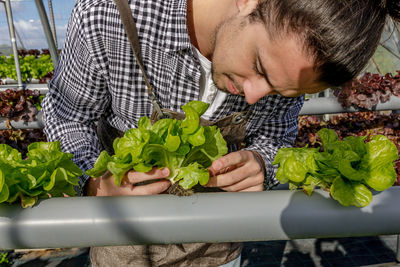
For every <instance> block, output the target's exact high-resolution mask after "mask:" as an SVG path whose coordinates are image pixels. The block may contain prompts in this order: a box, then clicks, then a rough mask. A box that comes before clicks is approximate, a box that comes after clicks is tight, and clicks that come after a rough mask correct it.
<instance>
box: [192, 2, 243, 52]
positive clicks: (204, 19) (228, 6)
mask: <svg viewBox="0 0 400 267" xmlns="http://www.w3.org/2000/svg"><path fill="white" fill-rule="evenodd" d="M235 11H236V6H235V0H218V1H215V0H188V1H187V19H186V20H187V28H188V32H189V36H190V41H191V43H192V44H193V45H194V46H195V47H196V48H197V49H198V50H199V51H200V53H201V54H202V55H203V56H205V57H206V58H208V59H210V60H211V57H212V52H213V51H212V50H213V40H214V34H215V31H216V28H217V26H218V25H219V24H220V23H221V22H222V21H224V20H225V19H226V18H228V17H229V16H232V15H233V14H234V12H235Z"/></svg>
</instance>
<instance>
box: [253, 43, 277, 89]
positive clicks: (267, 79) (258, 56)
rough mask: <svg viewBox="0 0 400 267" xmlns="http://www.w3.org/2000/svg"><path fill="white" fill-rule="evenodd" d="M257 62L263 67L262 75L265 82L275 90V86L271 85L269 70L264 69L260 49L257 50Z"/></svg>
mask: <svg viewBox="0 0 400 267" xmlns="http://www.w3.org/2000/svg"><path fill="white" fill-rule="evenodd" d="M256 54H257V60H258V62H259V63H260V67H261V73H262V74H263V76H264V78H265V80H266V81H267V83H268V84H269V86H271V88H272V89H273V88H275V86H274V85H273V84H272V83H271V80H270V79H269V76H268V73H267V70H266V69H265V68H264V65H263V64H262V61H261V58H260V54H259V53H258V49H257V53H256Z"/></svg>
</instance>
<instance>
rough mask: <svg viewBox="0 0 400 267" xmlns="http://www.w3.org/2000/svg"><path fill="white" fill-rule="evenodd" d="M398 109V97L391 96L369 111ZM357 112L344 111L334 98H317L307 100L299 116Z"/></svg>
mask: <svg viewBox="0 0 400 267" xmlns="http://www.w3.org/2000/svg"><path fill="white" fill-rule="evenodd" d="M398 109H400V97H396V96H392V97H391V98H390V100H389V101H388V102H385V103H378V104H377V105H376V106H375V107H373V108H372V109H371V110H370V111H378V110H398ZM357 111H360V110H358V109H355V108H353V107H350V108H348V109H344V108H343V107H342V106H341V104H340V103H339V102H338V101H337V98H336V97H317V98H309V99H307V100H306V101H305V102H304V105H303V108H302V109H301V111H300V115H323V114H333V113H344V112H357ZM365 111H369V110H365Z"/></svg>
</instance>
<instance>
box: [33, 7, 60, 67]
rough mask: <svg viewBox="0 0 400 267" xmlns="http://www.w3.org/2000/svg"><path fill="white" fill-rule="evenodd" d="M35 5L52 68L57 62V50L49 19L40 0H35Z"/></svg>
mask: <svg viewBox="0 0 400 267" xmlns="http://www.w3.org/2000/svg"><path fill="white" fill-rule="evenodd" d="M35 3H36V7H37V9H38V12H39V16H40V21H41V22H42V26H43V30H44V34H45V35H46V39H47V44H48V45H49V51H50V55H51V59H52V61H53V65H54V68H55V67H56V65H57V62H58V52H57V48H56V45H55V42H54V38H53V33H52V31H51V29H50V24H49V19H48V18H47V14H46V10H45V9H44V5H43V1H42V0H35Z"/></svg>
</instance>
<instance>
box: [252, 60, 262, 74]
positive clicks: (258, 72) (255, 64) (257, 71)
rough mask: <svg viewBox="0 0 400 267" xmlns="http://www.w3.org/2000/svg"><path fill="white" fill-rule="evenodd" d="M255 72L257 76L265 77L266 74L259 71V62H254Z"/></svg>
mask: <svg viewBox="0 0 400 267" xmlns="http://www.w3.org/2000/svg"><path fill="white" fill-rule="evenodd" d="M253 70H254V71H255V72H256V74H257V75H259V76H264V74H262V73H261V72H260V71H259V70H258V67H257V62H254V64H253Z"/></svg>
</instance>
